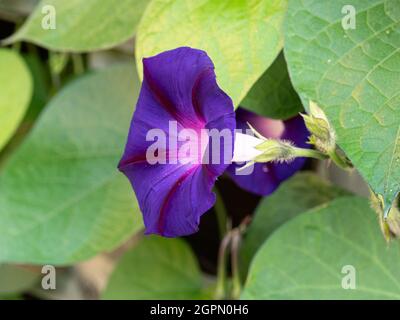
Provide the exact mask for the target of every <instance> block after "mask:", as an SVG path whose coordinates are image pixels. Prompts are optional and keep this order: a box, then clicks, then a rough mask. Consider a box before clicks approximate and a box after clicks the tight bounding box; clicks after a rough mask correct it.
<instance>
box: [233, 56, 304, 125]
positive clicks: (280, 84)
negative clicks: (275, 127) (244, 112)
mask: <svg viewBox="0 0 400 320" xmlns="http://www.w3.org/2000/svg"><path fill="white" fill-rule="evenodd" d="M240 106H241V107H244V108H246V109H248V110H250V111H253V112H255V113H257V114H259V115H261V116H264V117H269V118H273V119H288V118H291V117H293V116H295V115H297V114H298V113H299V112H301V111H303V105H302V104H301V101H300V98H299V96H298V95H297V93H296V91H294V89H293V86H292V83H291V82H290V78H289V73H288V70H287V66H286V62H285V58H284V57H283V53H281V54H280V55H279V56H278V57H277V58H276V59H275V61H274V63H273V64H272V65H271V66H270V67H269V68H268V69H267V71H265V72H264V74H263V75H262V76H261V78H259V79H258V80H257V82H256V83H255V84H254V86H253V87H252V88H251V89H250V91H249V93H248V94H247V96H246V97H245V98H244V100H243V101H242V102H241V103H240Z"/></svg>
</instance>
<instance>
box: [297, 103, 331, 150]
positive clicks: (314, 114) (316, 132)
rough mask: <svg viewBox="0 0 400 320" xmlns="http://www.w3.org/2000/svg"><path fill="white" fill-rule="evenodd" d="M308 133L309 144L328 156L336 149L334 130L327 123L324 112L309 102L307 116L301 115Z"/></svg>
mask: <svg viewBox="0 0 400 320" xmlns="http://www.w3.org/2000/svg"><path fill="white" fill-rule="evenodd" d="M301 116H302V117H303V119H304V123H305V125H306V127H307V129H308V131H310V133H311V136H310V137H309V143H310V144H312V145H314V146H315V147H316V148H317V149H318V150H320V151H321V152H323V153H326V154H330V153H332V152H334V151H335V149H336V134H335V130H334V129H333V127H332V126H331V124H330V123H329V120H328V118H327V117H326V115H325V113H324V111H323V110H322V109H321V108H320V107H318V105H317V104H316V103H314V102H313V101H310V112H309V114H301Z"/></svg>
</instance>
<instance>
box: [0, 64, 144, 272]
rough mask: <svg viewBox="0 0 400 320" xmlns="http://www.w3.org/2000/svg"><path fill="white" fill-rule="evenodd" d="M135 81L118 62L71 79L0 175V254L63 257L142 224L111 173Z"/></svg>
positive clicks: (1, 257) (124, 185) (106, 245)
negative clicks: (114, 65)
mask: <svg viewBox="0 0 400 320" xmlns="http://www.w3.org/2000/svg"><path fill="white" fill-rule="evenodd" d="M138 91H139V81H138V79H137V77H136V73H135V70H134V65H131V64H123V65H120V66H116V67H112V68H109V69H106V70H104V71H102V72H98V73H92V74H90V75H87V76H85V77H83V78H80V79H78V80H76V81H74V82H72V83H71V84H70V85H69V86H67V87H66V88H65V89H64V90H63V91H61V92H60V93H59V94H58V95H57V96H56V97H55V98H54V99H53V100H52V101H51V102H50V104H49V105H48V106H47V108H46V110H45V111H44V113H43V114H42V116H41V118H40V120H39V121H38V123H37V125H36V127H35V128H34V129H33V131H32V133H31V134H30V135H29V136H28V138H27V139H26V140H25V141H24V143H23V144H22V146H21V147H20V148H19V149H18V150H17V151H16V153H14V154H13V156H12V157H11V158H10V159H9V161H8V163H7V165H6V166H5V168H4V171H3V173H2V174H1V175H0V243H1V246H0V261H6V262H24V263H40V264H47V263H50V264H70V263H73V262H76V261H80V260H84V259H86V258H89V257H91V256H93V255H95V254H97V253H99V252H101V251H104V250H111V249H113V248H114V247H115V246H117V245H118V244H120V243H121V242H122V241H124V240H125V239H127V237H129V236H130V235H131V234H132V233H133V232H135V231H138V230H139V229H141V228H142V222H141V221H142V219H141V217H140V213H139V208H138V205H137V202H136V200H135V197H134V194H133V191H132V190H131V187H130V186H129V182H128V181H127V180H126V179H125V177H123V175H122V174H120V173H118V170H117V168H116V167H117V164H118V160H119V158H120V156H121V154H122V152H123V147H124V144H125V140H126V136H127V132H128V128H129V121H130V118H131V114H132V111H133V110H132V105H133V104H134V102H135V101H136V99H137V96H138Z"/></svg>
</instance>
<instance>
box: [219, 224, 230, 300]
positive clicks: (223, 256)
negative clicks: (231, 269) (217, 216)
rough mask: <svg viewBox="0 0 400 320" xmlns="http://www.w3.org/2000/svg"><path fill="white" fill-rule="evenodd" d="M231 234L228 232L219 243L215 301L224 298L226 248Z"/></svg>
mask: <svg viewBox="0 0 400 320" xmlns="http://www.w3.org/2000/svg"><path fill="white" fill-rule="evenodd" d="M231 236H232V235H231V233H230V232H228V233H227V234H226V235H225V237H224V238H223V239H222V241H221V245H220V247H219V252H218V269H217V285H216V289H215V299H216V300H222V299H225V298H226V266H227V256H228V254H227V248H228V246H229V243H230V242H231Z"/></svg>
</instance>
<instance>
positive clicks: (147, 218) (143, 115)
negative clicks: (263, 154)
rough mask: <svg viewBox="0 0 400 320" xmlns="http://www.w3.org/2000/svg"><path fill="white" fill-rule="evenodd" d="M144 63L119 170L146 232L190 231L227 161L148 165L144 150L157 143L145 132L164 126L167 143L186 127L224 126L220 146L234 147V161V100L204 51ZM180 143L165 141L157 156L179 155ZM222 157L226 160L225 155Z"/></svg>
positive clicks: (186, 51) (170, 233) (170, 54)
mask: <svg viewBox="0 0 400 320" xmlns="http://www.w3.org/2000/svg"><path fill="white" fill-rule="evenodd" d="M143 65H144V79H143V84H142V88H141V91H140V95H139V99H138V102H137V105H136V110H135V113H134V116H133V119H132V122H131V127H130V131H129V135H128V141H127V144H126V147H125V152H124V155H123V157H122V159H121V161H120V164H119V169H120V170H121V171H122V172H123V173H124V174H125V175H126V176H127V177H128V179H129V180H130V182H131V184H132V187H133V189H134V190H135V193H136V197H137V199H138V202H139V206H140V209H141V211H142V213H143V217H144V223H145V226H146V233H147V234H149V233H156V234H160V235H163V236H167V237H174V236H182V235H187V234H191V233H193V232H196V231H197V229H198V225H199V220H200V216H201V215H202V214H203V213H204V212H206V211H207V210H208V209H210V208H211V207H212V206H213V204H214V202H215V195H214V193H213V192H212V188H213V185H214V183H215V180H216V179H217V177H218V176H219V175H220V174H222V172H223V171H224V170H225V169H226V168H227V167H228V165H229V163H224V162H223V161H222V163H221V162H219V163H216V164H214V163H210V164H202V163H186V164H185V163H182V162H180V161H179V160H180V159H177V160H178V161H177V162H176V163H171V162H167V163H166V164H161V163H156V164H150V163H149V161H148V159H147V158H146V152H147V150H148V148H149V147H150V146H151V145H152V144H153V143H154V141H146V135H147V133H148V132H149V130H151V129H160V130H161V132H162V133H165V135H166V139H165V140H166V142H168V141H169V139H170V138H172V140H176V136H178V135H179V133H180V132H181V131H182V130H183V129H193V130H194V131H195V132H196V133H199V131H201V130H202V129H217V130H223V129H225V130H228V132H229V133H230V135H229V138H228V139H225V140H226V141H224V140H222V139H221V141H220V142H221V144H220V149H224V147H225V146H231V150H230V152H228V154H227V155H225V158H227V160H229V161H230V160H231V159H232V156H233V142H234V141H233V140H234V129H235V125H236V122H235V113H234V111H233V104H232V100H231V99H230V98H229V97H228V96H227V95H226V94H225V93H224V92H223V91H222V90H221V89H220V88H219V87H218V85H217V82H216V77H215V73H214V66H213V64H212V62H211V60H210V58H209V57H208V56H207V54H206V53H205V52H204V51H201V50H196V49H191V48H178V49H175V50H171V51H166V52H163V53H161V54H159V55H157V56H155V57H151V58H146V59H143ZM171 121H175V122H177V128H176V131H175V132H171V130H170V129H171V127H170V124H171ZM182 144H183V143H182V142H177V143H175V144H173V145H172V144H170V143H167V145H166V146H165V148H164V149H162V150H158V154H159V153H160V152H162V153H163V154H166V155H171V154H175V155H180V153H179V148H180V147H181V146H182ZM199 149H201V150H202V148H199ZM218 156H219V157H220V161H221V160H225V159H223V157H224V153H220V154H219V155H218ZM178 158H179V156H178ZM221 158H222V159H221ZM200 159H201V157H200ZM167 160H168V159H167ZM225 162H226V161H225Z"/></svg>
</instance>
